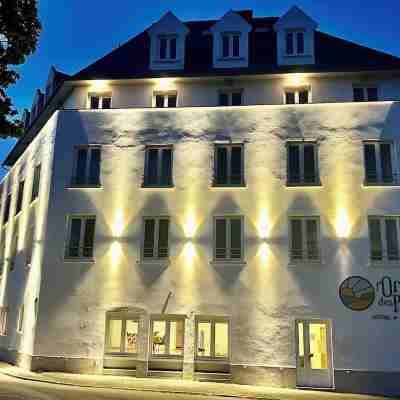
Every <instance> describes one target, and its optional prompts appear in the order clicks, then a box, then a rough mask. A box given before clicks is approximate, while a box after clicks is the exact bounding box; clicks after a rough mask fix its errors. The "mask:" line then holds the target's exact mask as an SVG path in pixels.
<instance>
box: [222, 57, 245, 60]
mask: <svg viewBox="0 0 400 400" xmlns="http://www.w3.org/2000/svg"><path fill="white" fill-rule="evenodd" d="M244 60H245V58H244V57H220V58H218V59H217V61H244Z"/></svg>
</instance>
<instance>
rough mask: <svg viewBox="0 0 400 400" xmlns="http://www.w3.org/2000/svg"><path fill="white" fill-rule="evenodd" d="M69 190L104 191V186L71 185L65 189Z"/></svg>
mask: <svg viewBox="0 0 400 400" xmlns="http://www.w3.org/2000/svg"><path fill="white" fill-rule="evenodd" d="M65 188H66V189H67V190H76V189H103V186H102V185H88V184H82V185H78V184H71V185H69V186H66V187H65Z"/></svg>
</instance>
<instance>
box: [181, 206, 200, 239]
mask: <svg viewBox="0 0 400 400" xmlns="http://www.w3.org/2000/svg"><path fill="white" fill-rule="evenodd" d="M183 229H184V232H185V236H186V238H187V239H193V238H194V235H195V234H196V229H197V223H196V217H195V215H194V212H193V210H189V211H188V212H187V214H186V218H185V221H184V227H183Z"/></svg>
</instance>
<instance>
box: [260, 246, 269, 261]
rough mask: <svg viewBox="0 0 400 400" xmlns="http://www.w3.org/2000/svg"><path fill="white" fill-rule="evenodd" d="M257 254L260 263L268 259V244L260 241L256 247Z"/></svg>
mask: <svg viewBox="0 0 400 400" xmlns="http://www.w3.org/2000/svg"><path fill="white" fill-rule="evenodd" d="M258 256H259V257H260V261H261V263H263V264H265V263H266V262H267V260H268V244H267V243H265V242H264V243H261V245H260V248H259V249H258Z"/></svg>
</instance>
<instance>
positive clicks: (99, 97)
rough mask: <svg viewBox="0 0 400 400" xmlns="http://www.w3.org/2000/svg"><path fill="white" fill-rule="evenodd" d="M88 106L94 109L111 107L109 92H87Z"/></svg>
mask: <svg viewBox="0 0 400 400" xmlns="http://www.w3.org/2000/svg"><path fill="white" fill-rule="evenodd" d="M89 108H90V109H92V110H96V109H99V108H103V109H106V108H111V94H110V93H102V94H99V93H91V94H89Z"/></svg>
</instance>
